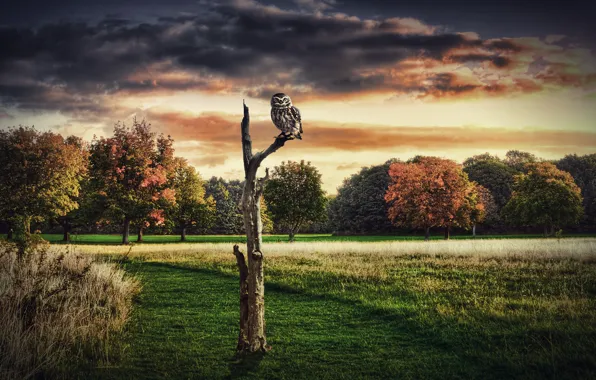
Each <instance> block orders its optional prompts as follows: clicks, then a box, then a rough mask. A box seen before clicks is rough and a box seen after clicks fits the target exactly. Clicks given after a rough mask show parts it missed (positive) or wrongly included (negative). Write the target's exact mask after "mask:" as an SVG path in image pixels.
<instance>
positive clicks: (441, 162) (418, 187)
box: [385, 156, 482, 240]
mask: <svg viewBox="0 0 596 380" xmlns="http://www.w3.org/2000/svg"><path fill="white" fill-rule="evenodd" d="M389 176H390V177H391V183H390V185H389V188H388V189H387V193H386V194H385V201H386V202H388V204H389V211H388V213H389V218H390V219H391V221H392V222H393V223H394V224H395V225H396V226H406V227H413V228H422V229H424V231H425V240H428V239H429V238H430V229H431V228H432V227H443V228H445V239H449V231H450V228H451V227H452V226H459V227H463V228H469V227H470V226H471V225H472V224H473V223H474V222H475V221H476V220H478V218H479V216H480V215H481V212H480V211H481V210H482V204H481V203H480V201H479V197H478V194H477V191H476V187H475V184H474V183H473V182H470V180H469V179H468V176H467V174H466V173H464V172H463V171H462V167H461V165H458V164H457V163H455V161H452V160H446V159H442V158H438V157H420V156H418V157H416V158H414V159H412V160H410V161H408V162H407V163H402V162H396V163H394V164H392V165H391V166H390V167H389Z"/></svg>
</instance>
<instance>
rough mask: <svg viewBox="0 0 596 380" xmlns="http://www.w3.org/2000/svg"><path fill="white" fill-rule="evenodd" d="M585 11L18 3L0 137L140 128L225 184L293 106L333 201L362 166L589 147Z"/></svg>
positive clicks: (8, 8) (295, 145)
mask: <svg viewBox="0 0 596 380" xmlns="http://www.w3.org/2000/svg"><path fill="white" fill-rule="evenodd" d="M595 16H596V3H593V4H590V3H589V2H585V1H584V2H580V1H575V0H567V1H559V0H551V1H545V2H542V3H541V4H540V6H536V5H533V2H528V3H525V2H520V1H513V0H501V1H498V2H488V1H475V2H472V1H463V0H418V1H388V0H368V1H358V0H278V1H256V0H221V1H217V2H216V1H207V0H198V1H187V0H172V1H167V2H165V1H156V0H119V1H114V0H104V1H101V2H99V1H97V0H93V1H92V0H79V1H74V0H65V1H40V0H20V1H7V2H2V4H1V5H0V128H8V127H11V126H17V125H34V126H35V127H36V128H37V129H39V130H52V131H55V132H57V133H61V134H63V135H65V136H66V135H72V134H74V135H77V136H81V137H83V138H85V139H87V140H91V139H92V138H93V136H98V137H99V136H110V135H111V133H112V130H113V126H114V124H115V123H116V122H122V123H124V124H126V125H130V123H131V122H132V120H133V118H134V117H137V118H139V119H142V118H145V119H146V120H147V121H148V122H150V123H151V125H152V128H153V130H154V131H155V132H157V133H164V134H169V135H171V136H172V137H173V138H174V141H175V143H174V147H175V149H176V154H177V155H179V156H182V157H184V158H186V159H188V161H189V163H191V164H192V165H194V166H195V167H196V168H197V169H198V171H199V172H200V173H201V175H202V176H203V177H204V178H209V177H211V176H214V175H215V176H221V177H223V178H226V179H241V178H242V177H243V163H242V152H241V142H240V130H239V129H240V121H241V119H242V102H243V100H244V101H245V102H246V104H247V106H248V107H249V109H250V114H251V133H252V137H253V141H254V142H253V149H254V150H261V149H265V148H266V147H267V146H268V145H269V144H270V143H271V142H273V139H274V137H275V136H276V135H277V134H278V130H277V129H275V127H274V126H273V124H272V123H271V119H270V114H269V112H270V103H269V101H270V98H271V95H273V94H274V93H277V92H284V93H286V94H288V95H290V97H291V98H292V101H293V104H294V105H295V106H296V107H298V108H299V109H300V112H301V114H302V119H303V129H304V134H303V140H302V141H290V142H288V143H286V145H285V146H284V147H283V148H282V149H280V150H279V151H277V152H276V153H275V154H273V155H271V156H269V157H268V158H267V160H266V161H265V162H264V164H263V166H266V167H273V166H275V165H279V164H280V163H281V162H283V161H288V160H295V161H299V160H305V161H310V162H311V163H312V164H313V165H315V166H316V167H317V168H318V169H319V171H320V172H321V174H322V180H323V187H324V189H325V190H326V191H327V192H328V193H330V194H333V193H335V192H336V189H337V187H338V186H340V185H341V183H342V181H343V179H344V178H346V177H349V176H350V175H351V174H353V173H356V172H358V170H359V169H360V168H361V167H364V166H370V165H376V164H381V163H383V162H385V161H387V160H388V159H391V158H398V159H402V160H406V159H408V158H411V157H413V156H415V155H433V156H439V157H444V158H449V159H453V160H456V161H458V162H462V161H463V160H464V159H465V158H467V157H470V156H472V155H474V154H481V153H484V152H490V153H492V154H497V155H500V156H504V154H505V152H506V151H507V150H510V149H518V150H525V151H529V152H531V153H534V154H536V155H538V156H540V157H543V158H546V159H554V158H560V157H563V156H564V155H566V154H580V155H581V154H588V153H596V42H595V41H596V38H594V37H596V23H595V22H594V21H593V20H594V18H595Z"/></svg>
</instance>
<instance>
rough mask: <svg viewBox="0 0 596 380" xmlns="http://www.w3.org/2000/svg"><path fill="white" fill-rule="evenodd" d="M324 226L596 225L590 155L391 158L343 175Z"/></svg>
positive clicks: (363, 230)
mask: <svg viewBox="0 0 596 380" xmlns="http://www.w3.org/2000/svg"><path fill="white" fill-rule="evenodd" d="M328 212H329V222H330V223H331V226H330V229H332V230H334V231H341V232H343V233H347V234H374V233H396V232H400V231H401V232H404V233H407V232H411V231H412V230H423V231H424V232H425V235H426V236H427V237H428V234H429V230H430V229H431V228H443V229H444V233H445V237H448V236H449V231H450V229H451V228H453V227H457V228H461V229H465V230H469V229H472V230H473V231H474V232H475V227H476V225H478V224H481V225H482V226H483V227H484V228H485V229H486V230H492V231H499V232H502V231H511V229H512V228H519V227H534V228H542V230H543V232H544V234H545V235H552V234H554V233H555V231H556V230H557V229H559V228H563V227H569V226H574V225H577V224H578V223H579V224H580V226H581V227H583V228H584V229H594V228H595V227H596V154H590V155H584V156H578V155H575V154H573V155H567V156H565V157H564V158H562V159H560V160H552V161H548V160H543V159H540V158H539V157H536V156H535V155H533V154H531V153H528V152H522V151H518V150H511V151H508V152H507V153H506V155H505V157H504V158H502V159H501V158H499V157H498V156H495V155H491V154H488V153H485V154H481V155H476V156H473V157H470V158H468V159H466V160H465V161H464V162H463V164H462V165H459V164H457V163H456V162H455V161H453V160H447V159H442V158H438V157H421V156H416V157H414V158H412V159H410V160H408V161H405V162H402V161H400V160H397V159H390V160H388V161H387V162H385V163H384V164H382V165H375V166H370V167H364V168H362V169H361V170H360V172H358V173H356V174H354V175H352V176H351V177H349V178H346V179H345V180H344V181H343V183H342V185H341V186H340V187H339V188H338V193H337V196H335V197H334V198H333V199H332V200H331V202H330V204H329V209H328Z"/></svg>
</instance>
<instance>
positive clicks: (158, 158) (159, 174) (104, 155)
mask: <svg viewBox="0 0 596 380" xmlns="http://www.w3.org/2000/svg"><path fill="white" fill-rule="evenodd" d="M173 162H174V160H173V148H172V139H171V138H169V137H167V138H166V137H164V136H163V135H161V136H159V137H158V138H157V139H156V136H155V134H154V133H152V132H151V126H150V124H148V123H146V122H145V120H143V121H141V122H138V121H137V120H136V119H134V120H133V123H132V126H131V127H126V126H125V125H124V124H120V123H118V124H116V125H115V126H114V135H113V137H110V138H103V137H102V138H100V139H97V138H94V139H93V142H92V143H91V156H90V170H91V176H92V181H93V186H94V190H95V191H97V192H98V194H100V195H101V196H103V197H104V201H105V203H106V204H107V211H108V216H109V218H111V219H112V220H114V221H117V222H122V223H123V224H124V227H125V230H124V234H123V243H127V242H128V235H127V231H128V225H129V224H130V223H131V222H133V223H137V224H139V225H142V223H144V222H145V221H147V220H148V219H149V218H151V217H153V219H156V220H159V219H160V215H159V211H158V210H162V207H161V206H162V205H163V202H173V201H174V191H173V190H172V189H171V188H169V187H168V184H169V181H168V177H170V176H171V175H172V174H171V171H172V170H173Z"/></svg>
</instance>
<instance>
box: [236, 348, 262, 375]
mask: <svg viewBox="0 0 596 380" xmlns="http://www.w3.org/2000/svg"><path fill="white" fill-rule="evenodd" d="M266 355H267V353H265V352H255V353H252V354H248V355H247V354H239V355H234V357H233V358H232V359H231V361H230V364H229V365H228V368H229V370H230V376H229V378H230V379H237V378H242V377H244V376H246V375H247V374H251V373H255V372H257V371H258V369H259V366H260V364H261V361H262V360H263V359H264V358H265V356H266Z"/></svg>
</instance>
